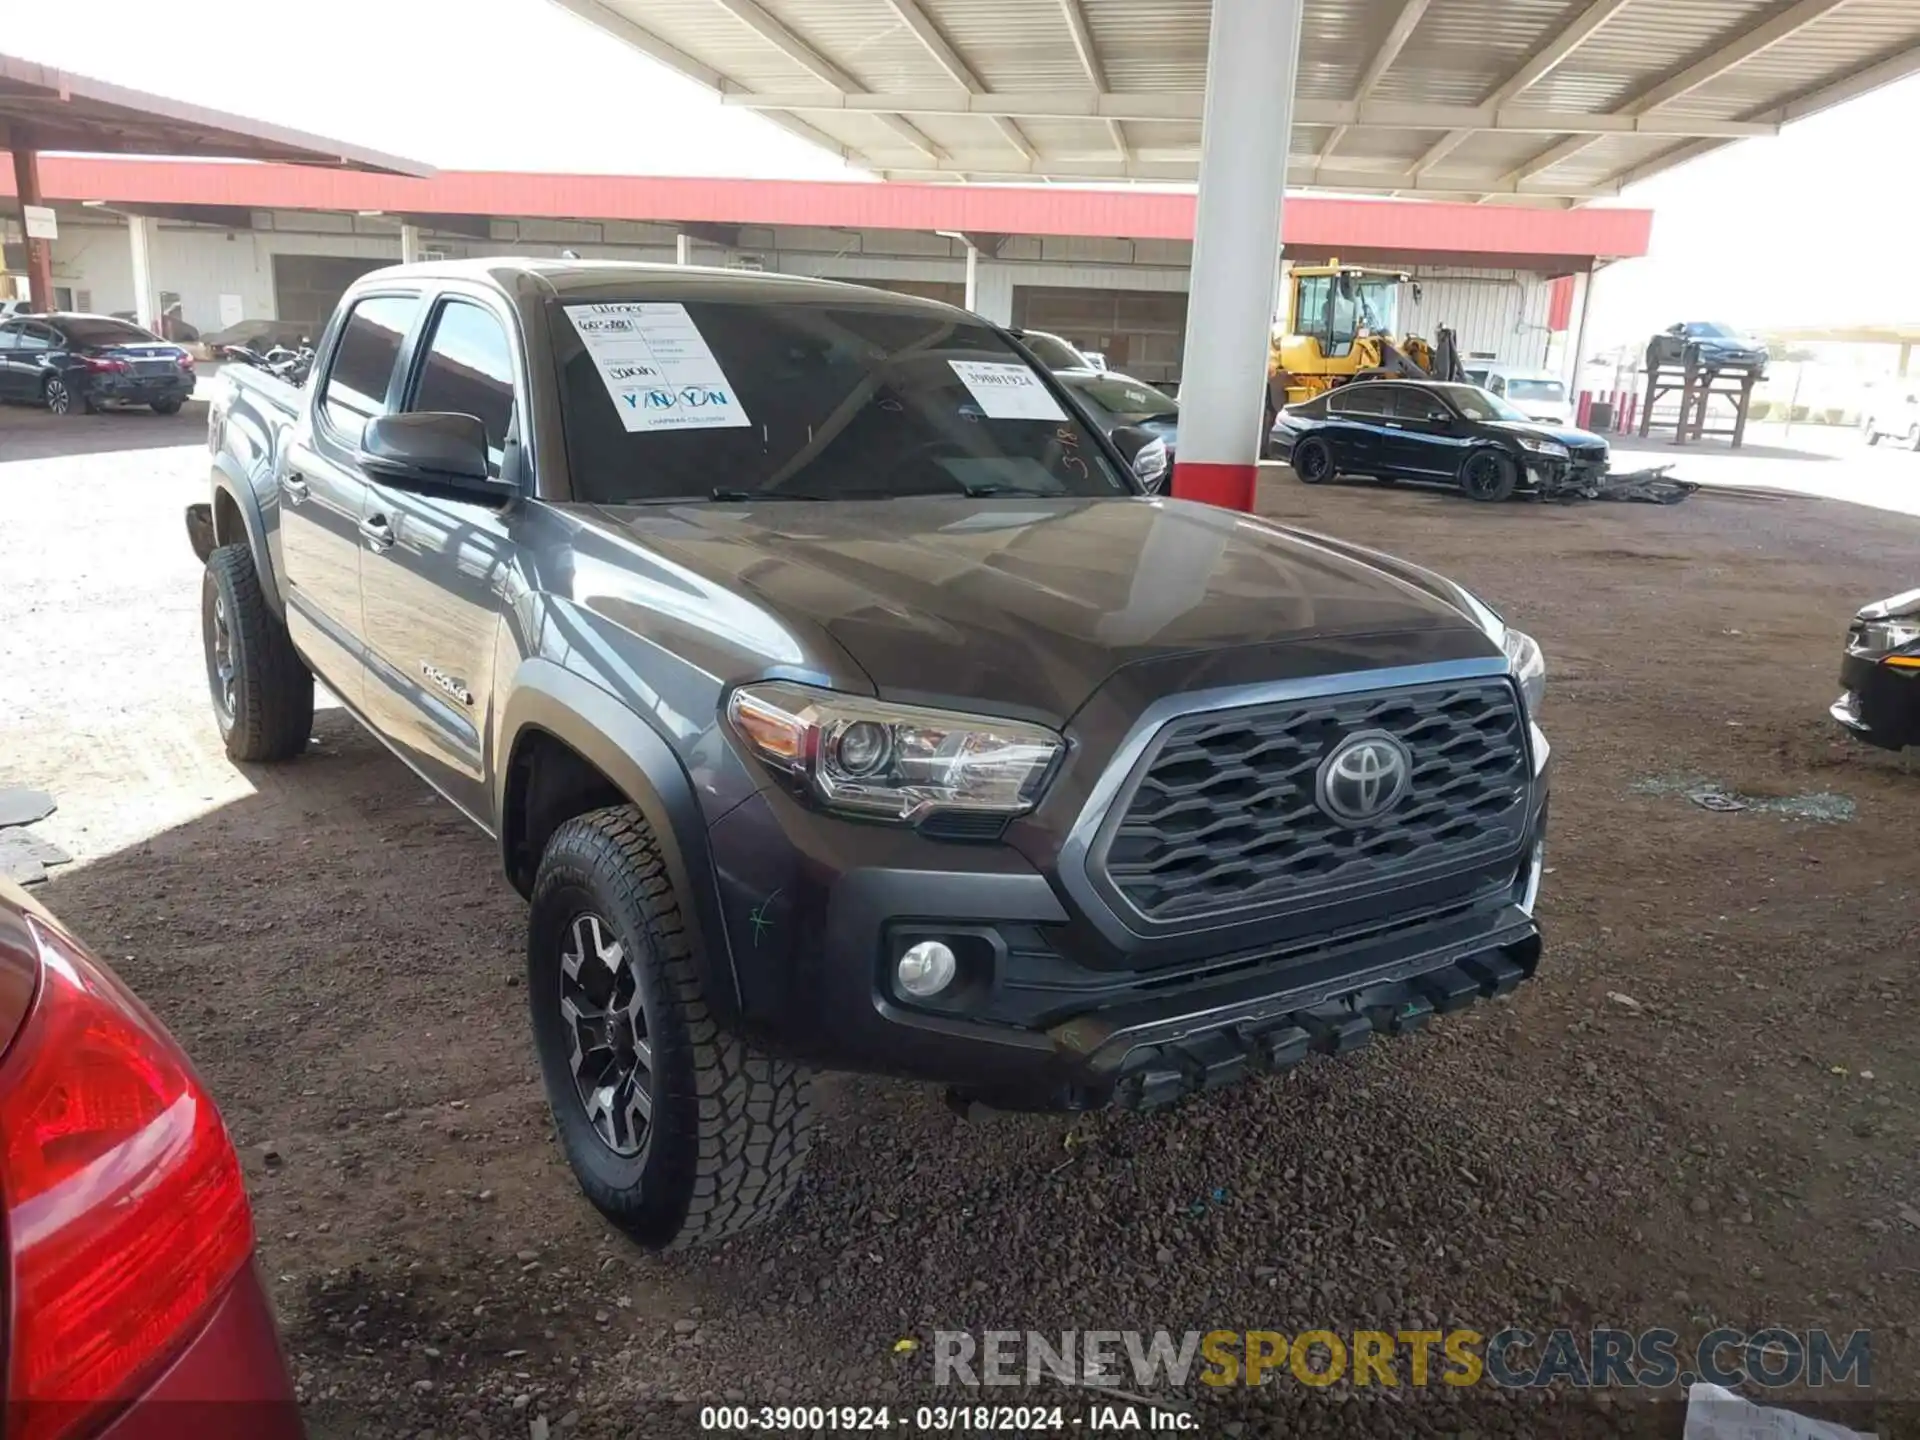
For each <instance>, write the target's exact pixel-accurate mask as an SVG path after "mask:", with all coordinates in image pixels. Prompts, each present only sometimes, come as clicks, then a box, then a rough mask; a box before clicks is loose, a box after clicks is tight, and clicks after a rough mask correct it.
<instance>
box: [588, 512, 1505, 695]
mask: <svg viewBox="0 0 1920 1440" xmlns="http://www.w3.org/2000/svg"><path fill="white" fill-rule="evenodd" d="M569 508H577V509H579V510H580V511H582V512H584V514H585V515H586V516H587V517H589V518H591V517H597V518H598V520H599V522H600V523H603V524H605V525H607V526H609V527H612V528H613V529H615V530H616V531H617V532H620V533H622V534H624V535H625V536H626V537H628V538H630V539H632V540H634V541H636V542H638V543H639V544H641V545H644V546H645V547H646V548H648V549H649V550H651V551H653V552H655V553H656V554H658V555H660V556H662V557H663V558H666V559H669V560H671V561H672V562H674V563H676V564H679V565H683V566H685V567H687V568H688V569H689V570H691V571H693V572H694V573H696V574H699V575H701V576H703V577H706V578H707V579H709V580H710V581H711V582H712V583H714V584H716V585H718V586H721V587H725V588H731V589H734V590H736V591H739V592H742V593H744V594H745V595H749V596H752V597H753V598H754V599H756V600H757V601H758V602H759V603H760V604H762V605H764V606H766V607H767V608H768V609H770V610H772V611H774V612H776V613H778V614H780V615H782V616H783V617H786V618H788V619H791V620H795V621H801V622H805V623H807V624H809V625H811V626H818V627H820V628H821V629H824V630H825V631H826V633H827V634H828V635H830V636H831V637H832V638H833V639H834V640H835V641H836V642H838V644H839V645H840V646H841V647H842V648H843V649H844V650H845V651H846V652H847V654H848V655H849V656H850V657H851V658H852V659H853V660H854V661H855V662H856V663H857V664H858V665H859V666H860V667H861V668H862V669H864V670H865V671H866V672H867V675H868V676H869V677H870V679H871V680H872V682H873V685H874V687H875V689H876V690H877V691H878V693H879V694H881V695H882V696H885V697H887V698H889V699H895V700H903V701H914V702H919V703H923V704H936V705H946V706H962V707H965V706H974V707H980V706H986V707H989V708H991V709H993V710H995V711H998V712H1001V713H1010V714H1026V715H1031V716H1033V717H1034V718H1045V719H1047V720H1050V721H1052V722H1055V723H1059V722H1063V721H1065V720H1066V718H1067V717H1069V716H1070V715H1071V714H1072V713H1073V712H1074V711H1075V710H1076V709H1077V708H1078V707H1079V706H1080V705H1081V704H1082V703H1083V702H1084V701H1085V699H1086V698H1087V696H1089V695H1090V694H1092V692H1093V691H1094V690H1095V689H1096V688H1097V687H1098V686H1099V685H1100V683H1101V682H1102V681H1103V680H1105V679H1106V678H1107V677H1108V676H1109V675H1111V674H1112V673H1113V672H1114V671H1115V670H1117V669H1119V668H1120V667H1121V666H1124V665H1129V664H1132V663H1134V662H1136V661H1140V660H1151V659H1155V658H1159V657H1164V656H1169V655H1176V654H1182V653H1193V652H1207V651H1216V650H1222V649H1226V648H1229V647H1246V646H1267V647H1270V646H1274V645H1277V644H1285V643H1288V642H1292V641H1298V640H1306V639H1312V640H1326V639H1328V638H1330V637H1343V636H1359V635H1384V634H1394V633H1418V632H1432V631H1438V630H1453V631H1460V630H1476V631H1480V632H1481V633H1482V634H1484V633H1485V631H1484V626H1483V624H1482V623H1481V622H1480V621H1479V620H1478V619H1477V618H1476V617H1475V616H1474V614H1472V613H1471V608H1472V606H1473V603H1474V602H1472V601H1471V600H1470V599H1467V598H1466V597H1464V595H1463V592H1461V591H1459V590H1458V589H1457V587H1454V586H1452V585H1451V583H1450V582H1447V581H1444V580H1441V579H1440V578H1439V577H1437V576H1433V575H1430V574H1428V573H1427V572H1425V571H1422V570H1419V569H1418V568H1417V567H1413V566H1407V565H1403V564H1400V563H1399V562H1396V561H1392V560H1389V559H1387V558H1386V557H1384V556H1376V555H1372V554H1370V553H1369V552H1365V551H1358V550H1354V549H1352V548H1351V547H1345V546H1342V545H1341V544H1340V543H1339V542H1336V541H1329V540H1325V539H1323V538H1321V537H1317V536H1309V535H1303V534H1297V533H1294V532H1290V531H1287V530H1285V529H1283V528H1281V527H1279V526H1275V525H1272V524H1269V523H1267V522H1265V521H1262V520H1258V519H1255V518H1254V517H1251V516H1247V515H1241V514H1237V513H1234V512H1231V511H1226V510H1221V509H1217V508H1215V507H1212V506H1206V505H1196V504H1191V503H1188V502H1185V501H1178V500H1159V499H1120V498H1115V499H1111V500H1104V499H1101V500H1036V499H1025V498H1009V499H1004V500H1002V499H992V500H976V499H967V498H965V497H961V496H955V497H953V498H951V499H949V498H947V497H944V496H929V497H911V498H903V499H898V500H872V501H854V500H848V501H835V502H826V503H806V502H777V503H772V504H750V505H727V504H709V505H687V506H617V507H615V506H605V507H601V506H583V507H569ZM1487 643H1488V644H1489V646H1490V647H1491V653H1497V646H1492V643H1491V642H1487ZM1415 658H1418V656H1417V654H1416V656H1415Z"/></svg>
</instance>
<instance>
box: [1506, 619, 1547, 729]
mask: <svg viewBox="0 0 1920 1440" xmlns="http://www.w3.org/2000/svg"><path fill="white" fill-rule="evenodd" d="M1506 648H1507V664H1508V665H1509V666H1511V667H1512V669H1513V678H1514V679H1515V680H1518V681H1519V682H1520V693H1521V694H1522V695H1523V696H1525V697H1526V701H1527V713H1528V714H1529V715H1531V714H1533V713H1534V712H1535V711H1537V710H1538V709H1539V708H1540V702H1541V701H1542V700H1544V699H1546V698H1547V657H1546V656H1545V655H1542V654H1541V653H1540V642H1539V641H1538V640H1535V639H1534V638H1533V637H1532V636H1531V635H1529V634H1527V632H1526V631H1524V630H1515V629H1514V628H1513V627H1512V626H1511V625H1509V626H1508V627H1507V638H1506Z"/></svg>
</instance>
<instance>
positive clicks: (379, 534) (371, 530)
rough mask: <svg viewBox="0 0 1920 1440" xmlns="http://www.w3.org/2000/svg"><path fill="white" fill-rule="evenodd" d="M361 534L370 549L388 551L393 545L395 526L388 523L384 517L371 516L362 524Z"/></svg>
mask: <svg viewBox="0 0 1920 1440" xmlns="http://www.w3.org/2000/svg"><path fill="white" fill-rule="evenodd" d="M360 534H361V536H362V537H363V538H364V539H365V540H366V542H367V546H368V548H369V549H372V550H375V551H380V550H386V549H389V548H391V547H392V545H393V526H392V525H390V524H388V523H387V517H386V516H384V515H369V516H368V517H367V518H366V519H365V520H362V521H361V522H360Z"/></svg>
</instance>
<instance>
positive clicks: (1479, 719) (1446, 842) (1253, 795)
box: [1093, 679, 1531, 922]
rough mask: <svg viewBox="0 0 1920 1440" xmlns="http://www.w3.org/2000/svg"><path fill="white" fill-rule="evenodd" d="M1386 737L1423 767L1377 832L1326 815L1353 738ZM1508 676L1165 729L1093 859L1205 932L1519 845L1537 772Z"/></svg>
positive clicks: (1164, 913) (1202, 718)
mask: <svg viewBox="0 0 1920 1440" xmlns="http://www.w3.org/2000/svg"><path fill="white" fill-rule="evenodd" d="M1361 730H1384V731H1386V732H1388V733H1389V734H1391V735H1393V736H1394V737H1396V738H1397V739H1398V740H1399V741H1400V742H1401V743H1402V744H1403V745H1405V746H1406V747H1407V749H1408V751H1409V752H1410V754H1411V756H1412V759H1413V781H1412V785H1411V787H1410V788H1409V790H1408V792H1407V794H1406V795H1405V796H1404V798H1402V799H1401V801H1400V802H1399V803H1398V804H1397V805H1395V806H1394V807H1393V808H1392V809H1391V810H1390V811H1388V812H1387V813H1386V814H1385V815H1384V816H1382V817H1381V818H1379V819H1378V820H1375V821H1372V822H1369V823H1367V824H1364V825H1360V826H1348V825H1343V824H1340V823H1339V822H1337V821H1336V820H1334V819H1333V817H1332V816H1330V815H1328V814H1327V813H1326V812H1325V811H1323V810H1322V809H1321V808H1320V805H1319V803H1318V801H1317V800H1316V798H1315V780H1316V776H1317V774H1318V772H1319V769H1320V765H1321V762H1322V761H1323V760H1325V759H1326V757H1327V756H1328V754H1329V753H1330V752H1331V751H1332V750H1333V749H1334V748H1335V747H1336V746H1338V745H1339V743H1340V742H1341V741H1342V740H1343V739H1345V738H1346V737H1347V736H1348V735H1351V734H1353V733H1355V732H1356V731H1361ZM1522 731H1523V725H1522V721H1521V715H1520V707H1519V704H1518V702H1517V701H1516V699H1515V697H1514V691H1513V687H1512V686H1511V685H1510V684H1508V682H1507V681H1505V680H1504V679H1480V680H1467V681H1461V682H1459V683H1454V684H1438V685H1423V686H1416V687H1412V688H1408V689H1400V690H1387V691H1375V692H1371V693H1367V694H1359V695H1340V696H1328V697H1324V698H1319V699H1308V700H1290V701H1286V702H1283V703H1280V704H1274V705H1260V706H1250V707H1248V708H1246V709H1240V710H1219V711H1212V712H1209V713H1207V714H1204V715H1195V716H1191V717H1189V718H1187V719H1183V720H1175V721H1173V722H1171V723H1169V724H1168V725H1167V726H1166V727H1165V728H1164V729H1162V730H1161V731H1160V733H1159V735H1158V736H1157V737H1156V739H1155V741H1154V743H1153V744H1152V745H1151V746H1150V747H1149V749H1148V751H1147V754H1146V756H1145V757H1144V758H1143V760H1142V761H1141V764H1140V767H1139V768H1138V769H1137V770H1136V772H1135V778H1134V780H1133V782H1132V789H1131V790H1130V791H1123V793H1122V794H1121V796H1120V797H1119V798H1118V799H1117V800H1116V802H1115V811H1116V813H1118V815H1119V816H1120V818H1119V820H1118V822H1117V823H1110V825H1109V826H1108V828H1107V829H1106V830H1105V831H1104V832H1103V843H1102V844H1100V845H1098V846H1097V847H1096V850H1095V854H1094V859H1093V863H1094V865H1095V867H1096V869H1097V870H1098V871H1103V872H1104V875H1105V878H1106V880H1107V882H1108V883H1109V884H1110V885H1111V887H1112V888H1113V890H1114V891H1116V892H1117V893H1118V894H1119V896H1120V897H1121V898H1123V899H1124V900H1125V901H1126V902H1127V903H1128V904H1129V905H1130V906H1132V908H1133V909H1134V910H1135V911H1137V912H1138V913H1139V914H1140V915H1141V916H1142V917H1144V918H1145V919H1148V920H1151V921H1156V922H1179V921H1186V920H1198V919H1202V918H1207V917H1211V916H1215V915H1219V914H1222V913H1224V912H1228V911H1235V910H1244V909H1249V908H1254V907H1263V906H1267V905H1272V904H1276V903H1281V902H1290V903H1292V902H1302V901H1306V900H1309V899H1312V898H1314V897H1317V896H1321V895H1324V894H1326V893H1327V892H1330V891H1336V890H1339V891H1351V890H1353V889H1355V888H1356V887H1361V888H1375V887H1377V888H1385V887H1388V886H1390V885H1394V884H1397V883H1400V882H1402V881H1405V880H1408V879H1410V878H1411V877H1413V876H1415V875H1422V876H1424V875H1428V874H1435V873H1445V872H1450V871H1453V870H1457V869H1461V868H1464V867H1467V866H1470V865H1472V864H1475V863H1477V862H1482V861H1486V860H1489V859H1492V858H1494V857H1497V856H1500V855H1503V854H1505V853H1507V852H1510V851H1512V850H1514V849H1516V848H1517V847H1518V846H1519V845H1520V843H1521V840H1522V837H1523V834H1524V831H1525V826H1526V812H1527V790H1528V780H1529V775H1530V773H1531V767H1530V765H1529V763H1528V758H1527V749H1526V741H1525V738H1524V736H1523V733H1522Z"/></svg>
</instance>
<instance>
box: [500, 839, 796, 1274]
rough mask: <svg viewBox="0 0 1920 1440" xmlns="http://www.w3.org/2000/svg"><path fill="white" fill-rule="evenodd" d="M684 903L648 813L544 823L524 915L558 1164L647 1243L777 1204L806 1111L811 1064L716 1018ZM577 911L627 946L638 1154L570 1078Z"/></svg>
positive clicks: (673, 1240) (676, 1243)
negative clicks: (565, 1009) (760, 1046)
mask: <svg viewBox="0 0 1920 1440" xmlns="http://www.w3.org/2000/svg"><path fill="white" fill-rule="evenodd" d="M684 904H685V901H684V899H683V897H681V896H679V895H677V894H675V893H674V888H673V883H672V881H671V879H670V878H669V877H668V874H667V867H666V864H665V862H664V860H663V859H662V857H661V854H660V847H659V843H658V841H657V840H656V839H655V838H654V835H653V832H652V830H651V829H650V828H649V827H648V825H647V822H646V820H645V818H644V817H643V816H642V815H641V814H640V812H639V811H638V810H637V809H635V808H634V807H633V806H630V805H622V806H615V807H612V808H609V809H605V810H595V811H593V812H591V813H589V814H586V815H581V816H579V817H577V818H575V819H572V820H569V821H567V822H566V823H565V824H563V825H561V826H560V828H559V829H557V830H556V831H554V833H553V837H552V838H551V839H550V840H549V841H548V842H547V848H546V852H545V854H544V855H542V856H541V859H540V870H539V873H538V875H537V876H536V878H535V880H534V886H533V899H532V904H531V907H530V911H529V915H528V926H527V1001H528V1005H529V1008H530V1011H531V1015H532V1020H533V1034H534V1048H535V1050H536V1052H537V1053H538V1055H539V1059H540V1072H541V1077H542V1079H543V1080H544V1081H545V1084H546V1090H547V1101H548V1104H549V1105H550V1107H551V1108H552V1112H553V1117H554V1124H555V1128H556V1130H557V1131H558V1134H559V1137H560V1143H561V1146H562V1148H563V1149H564V1150H565V1152H566V1156H567V1163H568V1164H569V1165H570V1166H571V1167H572V1169H573V1174H574V1178H575V1180H577V1181H578V1182H579V1185H580V1189H581V1191H582V1192H583V1193H584V1194H585V1195H586V1197H587V1199H589V1200H591V1201H592V1202H593V1204H594V1205H595V1206H596V1207H597V1208H598V1209H599V1210H600V1212H601V1213H602V1214H604V1215H605V1216H606V1217H607V1218H608V1219H609V1220H611V1221H613V1222H614V1223H615V1224H616V1225H618V1226H619V1227H620V1228H621V1229H623V1230H625V1231H626V1232H627V1234H628V1235H630V1236H632V1237H633V1239H634V1240H636V1241H638V1242H639V1243H640V1244H641V1245H644V1246H646V1247H648V1248H649V1249H654V1250H681V1249H687V1248H689V1247H692V1246H695V1245H701V1244H708V1243H712V1242H715V1241H719V1240H724V1239H726V1238H727V1237H728V1236H731V1235H737V1234H739V1233H740V1232H741V1231H743V1230H746V1229H748V1228H750V1227H752V1226H754V1225H758V1224H760V1223H762V1222H764V1221H766V1220H768V1219H770V1218H771V1217H772V1216H773V1215H775V1214H777V1213H778V1212H779V1210H780V1208H781V1207H782V1206H783V1205H785V1204H786V1202H787V1199H788V1197H789V1196H790V1195H791V1194H792V1193H793V1189H794V1186H795V1185H796V1184H797V1183H798V1181H799V1178H800V1172H801V1170H802V1168H803V1167H804V1164H805V1160H806V1155H807V1148H808V1144H809V1138H810V1137H809V1129H810V1126H811V1123H812V1118H813V1095H812V1076H811V1074H810V1072H808V1071H807V1070H806V1069H804V1068H802V1067H800V1066H797V1065H794V1064H792V1063H791V1062H788V1061H785V1060H776V1059H773V1058H771V1057H768V1056H764V1055H761V1054H758V1053H757V1052H755V1051H754V1050H753V1049H752V1048H751V1047H750V1046H748V1045H747V1044H746V1043H745V1042H744V1041H742V1040H740V1039H738V1038H737V1037H735V1036H733V1035H730V1034H728V1033H727V1032H726V1031H724V1030H722V1029H721V1028H720V1026H719V1025H718V1024H717V1023H716V1022H715V1020H714V1018H713V1012H712V1009H711V1007H710V1006H709V1005H708V1003H707V998H706V994H705V990H704V988H703V986H702V984H701V981H700V976H699V973H698V970H697V968H696V966H695V963H694V955H693V946H692V942H691V939H690V937H689V935H688V933H687V927H686V923H685V921H684V920H683V918H682V909H683V906H684ZM583 914H591V915H595V916H597V917H599V919H600V920H601V922H602V923H603V924H604V925H605V926H606V927H607V928H608V929H610V930H611V932H612V933H613V935H614V937H615V938H616V939H617V940H618V941H619V943H620V944H621V945H622V946H623V947H631V950H632V953H633V955H634V957H635V960H634V964H633V970H634V978H635V982H636V985H637V988H638V991H639V1000H640V1005H641V1008H642V1010H643V1012H644V1018H645V1021H646V1028H647V1040H648V1043H649V1044H650V1045H651V1047H652V1059H651V1061H650V1066H651V1079H650V1089H651V1092H652V1103H653V1110H652V1115H651V1118H650V1120H649V1123H648V1125H647V1129H646V1132H645V1138H644V1141H643V1142H642V1146H641V1149H640V1151H639V1153H638V1154H636V1155H621V1154H619V1153H618V1152H616V1151H615V1150H614V1149H613V1148H612V1147H611V1146H610V1145H608V1144H607V1143H606V1142H605V1141H604V1140H603V1139H602V1138H601V1135H600V1133H599V1132H598V1131H597V1130H596V1129H595V1128H594V1126H593V1123H592V1122H591V1121H590V1120H589V1118H588V1115H587V1108H586V1106H585V1105H584V1104H583V1103H582V1100H581V1097H580V1093H579V1091H578V1089H577V1088H576V1086H575V1081H574V1073H573V1064H572V1050H571V1040H570V1037H569V1032H568V1030H567V1026H566V1022H565V1021H564V1020H562V1019H561V1017H560V998H561V987H562V966H561V954H562V951H563V948H564V946H565V944H566V938H567V935H568V932H569V928H570V927H571V925H572V924H573V921H574V920H575V919H576V918H578V917H579V916H581V915H583Z"/></svg>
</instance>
